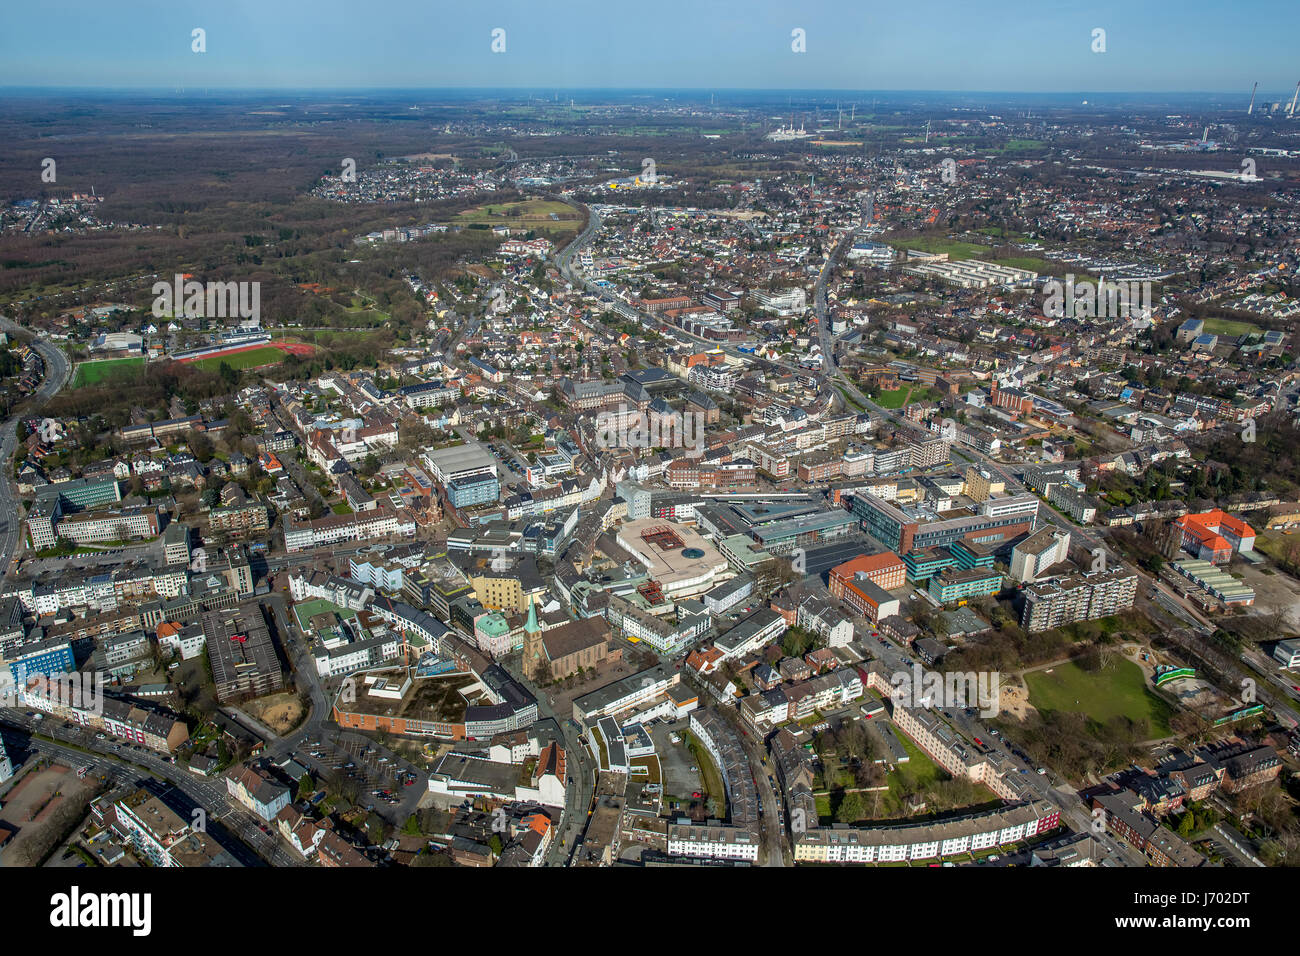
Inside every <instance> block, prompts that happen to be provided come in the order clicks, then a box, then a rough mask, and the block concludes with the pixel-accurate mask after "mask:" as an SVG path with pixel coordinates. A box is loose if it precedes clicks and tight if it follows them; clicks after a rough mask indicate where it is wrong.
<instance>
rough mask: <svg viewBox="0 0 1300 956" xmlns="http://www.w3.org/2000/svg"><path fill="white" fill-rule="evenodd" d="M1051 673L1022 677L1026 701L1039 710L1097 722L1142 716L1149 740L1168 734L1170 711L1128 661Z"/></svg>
mask: <svg viewBox="0 0 1300 956" xmlns="http://www.w3.org/2000/svg"><path fill="white" fill-rule="evenodd" d="M1051 671H1052V672H1051V673H1050V674H1049V673H1047V672H1046V671H1033V672H1032V673H1029V674H1026V675H1025V682H1026V683H1027V684H1028V685H1029V702H1030V703H1031V704H1033V705H1034V706H1035V707H1037V708H1038V709H1039V710H1046V711H1067V712H1068V711H1075V712H1079V713H1084V714H1087V715H1088V716H1089V717H1091V718H1092V719H1093V720H1096V721H1098V722H1099V723H1105V722H1106V721H1107V720H1109V719H1110V718H1112V717H1115V716H1124V717H1128V718H1130V719H1132V720H1139V719H1141V718H1143V717H1145V718H1146V719H1147V721H1148V723H1149V724H1150V726H1151V735H1152V736H1153V737H1167V736H1168V735H1169V734H1170V730H1169V717H1170V714H1171V713H1172V708H1171V707H1170V706H1169V704H1167V703H1166V702H1165V701H1163V700H1162V699H1160V698H1159V697H1157V696H1155V695H1154V694H1152V693H1151V692H1150V691H1149V690H1148V689H1147V686H1146V678H1145V677H1143V675H1142V669H1141V668H1140V667H1138V666H1137V665H1136V664H1134V663H1133V662H1132V661H1128V660H1124V659H1123V658H1120V657H1117V658H1115V659H1114V660H1113V661H1112V662H1111V663H1110V665H1109V666H1107V667H1105V668H1103V669H1102V670H1100V671H1098V672H1097V673H1095V674H1090V673H1088V672H1087V671H1085V670H1084V669H1083V668H1081V667H1079V666H1078V665H1077V664H1073V663H1067V664H1058V665H1057V666H1056V667H1053V668H1052V669H1051Z"/></svg>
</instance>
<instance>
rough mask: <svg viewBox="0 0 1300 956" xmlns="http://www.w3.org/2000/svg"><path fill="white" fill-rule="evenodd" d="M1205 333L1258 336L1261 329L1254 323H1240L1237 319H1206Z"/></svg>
mask: <svg viewBox="0 0 1300 956" xmlns="http://www.w3.org/2000/svg"><path fill="white" fill-rule="evenodd" d="M1205 331H1206V332H1209V333H1210V334H1211V335H1247V334H1249V335H1257V334H1259V331H1260V329H1259V326H1258V325H1255V324H1254V323H1253V322H1239V321H1237V320H1235V319H1206V320H1205Z"/></svg>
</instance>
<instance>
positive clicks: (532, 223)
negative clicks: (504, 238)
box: [451, 199, 582, 234]
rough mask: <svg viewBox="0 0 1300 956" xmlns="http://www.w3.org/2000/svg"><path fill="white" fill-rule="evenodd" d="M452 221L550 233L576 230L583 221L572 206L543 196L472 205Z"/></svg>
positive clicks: (460, 223) (459, 223) (458, 223)
mask: <svg viewBox="0 0 1300 956" xmlns="http://www.w3.org/2000/svg"><path fill="white" fill-rule="evenodd" d="M451 221H452V222H453V223H456V224H457V225H461V226H468V225H470V224H471V223H481V224H485V225H490V226H509V227H511V228H513V229H519V230H529V229H532V230H535V231H537V232H545V233H552V234H564V233H570V232H577V231H578V227H579V226H581V225H582V218H581V217H580V216H579V215H578V213H577V212H576V211H575V210H573V209H572V208H571V207H569V206H566V205H565V204H564V203H562V202H551V201H549V200H545V199H527V200H524V201H523V202H509V203H489V204H487V205H483V206H475V207H474V208H473V209H467V210H465V211H464V212H462V213H460V214H459V215H458V216H456V218H455V219H453V220H451Z"/></svg>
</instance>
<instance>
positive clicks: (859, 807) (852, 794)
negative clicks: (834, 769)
mask: <svg viewBox="0 0 1300 956" xmlns="http://www.w3.org/2000/svg"><path fill="white" fill-rule="evenodd" d="M866 815H867V808H866V804H865V803H863V800H862V794H860V793H858V792H857V791H856V790H851V791H849V792H848V793H846V794H844V799H843V800H841V801H840V805H839V806H838V807H837V808H836V809H835V820H836V822H838V823H857V822H858V821H859V820H861V819H862V818H863V817H865V816H866Z"/></svg>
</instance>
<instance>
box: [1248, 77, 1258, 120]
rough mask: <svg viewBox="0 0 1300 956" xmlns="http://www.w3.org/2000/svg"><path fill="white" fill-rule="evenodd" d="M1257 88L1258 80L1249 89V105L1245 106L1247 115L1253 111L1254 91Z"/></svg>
mask: <svg viewBox="0 0 1300 956" xmlns="http://www.w3.org/2000/svg"><path fill="white" fill-rule="evenodd" d="M1258 89H1259V80H1256V81H1255V85H1254V86H1253V87H1251V89H1250V106H1248V107H1247V108H1246V115H1247V116H1249V115H1250V114H1251V113H1253V112H1255V91H1256V90H1258Z"/></svg>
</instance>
